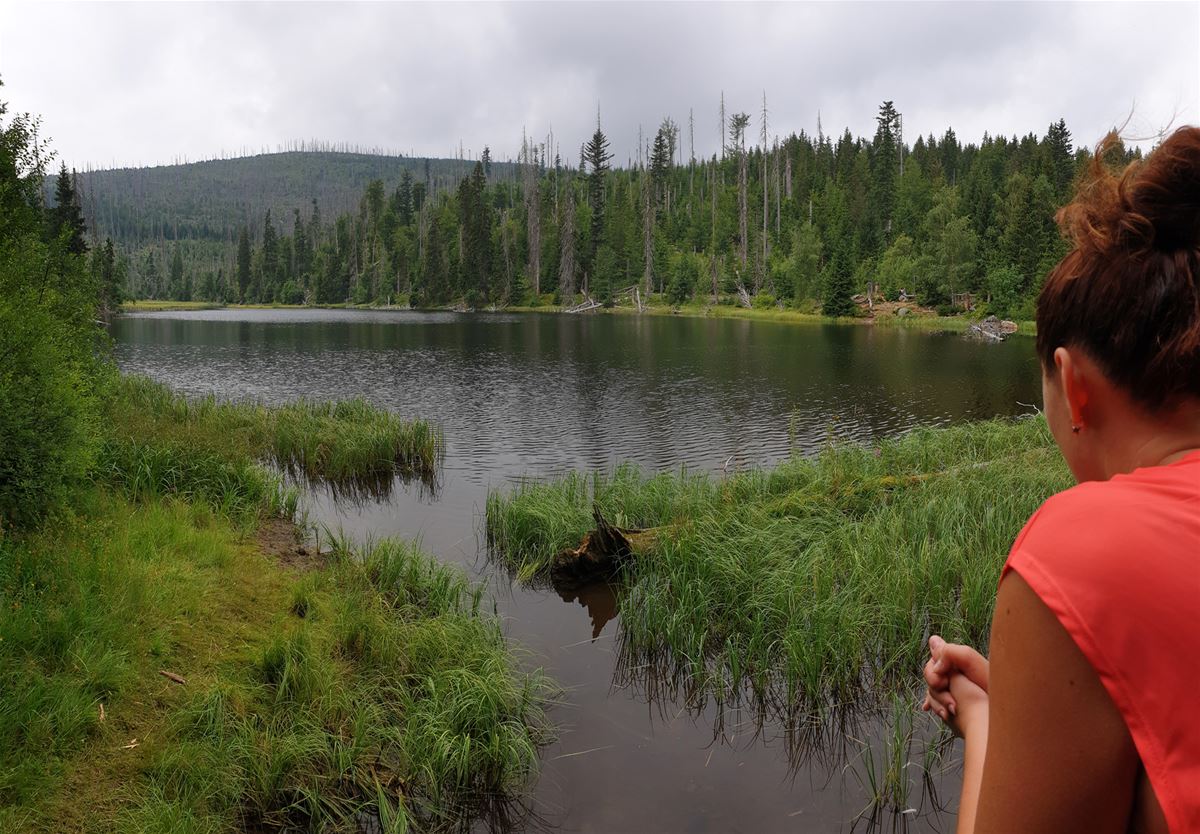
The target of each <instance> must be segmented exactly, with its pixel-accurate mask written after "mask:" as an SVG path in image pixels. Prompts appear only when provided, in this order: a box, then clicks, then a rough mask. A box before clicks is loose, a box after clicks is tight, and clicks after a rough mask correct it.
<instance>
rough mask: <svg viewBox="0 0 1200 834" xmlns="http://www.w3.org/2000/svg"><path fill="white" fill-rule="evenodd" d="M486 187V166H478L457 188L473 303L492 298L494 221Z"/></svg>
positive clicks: (465, 266) (468, 287) (464, 268)
mask: <svg viewBox="0 0 1200 834" xmlns="http://www.w3.org/2000/svg"><path fill="white" fill-rule="evenodd" d="M486 187H487V182H486V178H485V176H484V173H483V163H482V162H476V163H475V168H474V169H473V170H472V172H471V176H469V177H466V178H464V179H463V180H462V182H461V183H460V184H459V188H458V209H459V217H460V223H461V228H462V250H463V251H462V276H463V292H464V295H466V296H467V297H468V298H469V299H471V300H472V302H475V300H476V298H477V299H478V300H479V301H484V302H486V301H488V300H490V299H491V298H492V286H491V285H492V275H491V270H492V237H491V234H492V220H491V207H490V206H489V204H488V201H487V194H486V193H485V189H486ZM471 306H475V303H471Z"/></svg>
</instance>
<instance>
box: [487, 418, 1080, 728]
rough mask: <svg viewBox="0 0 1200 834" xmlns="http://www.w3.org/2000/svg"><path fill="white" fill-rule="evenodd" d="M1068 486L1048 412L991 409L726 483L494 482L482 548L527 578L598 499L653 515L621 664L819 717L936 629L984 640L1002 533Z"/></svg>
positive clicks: (628, 599)
mask: <svg viewBox="0 0 1200 834" xmlns="http://www.w3.org/2000/svg"><path fill="white" fill-rule="evenodd" d="M1069 485H1070V475H1069V473H1068V471H1067V469H1066V467H1065V465H1064V464H1063V463H1062V461H1061V458H1060V457H1059V455H1058V452H1057V450H1056V449H1055V447H1054V444H1053V441H1052V439H1051V437H1050V434H1049V431H1048V429H1047V427H1046V425H1045V422H1044V420H1042V419H1040V418H1039V419H1025V420H1018V421H989V422H980V423H974V424H967V425H961V426H955V427H950V428H944V429H920V430H917V431H914V432H912V433H910V434H907V435H905V436H903V437H901V438H898V439H894V440H888V441H885V442H884V443H882V444H881V445H880V446H879V447H877V448H875V449H868V448H863V447H860V446H854V445H849V444H836V445H831V446H829V447H828V448H827V449H825V450H824V451H823V452H821V453H820V454H819V455H817V456H816V457H814V458H811V459H799V458H794V459H790V460H788V461H786V462H784V463H782V464H781V465H779V466H777V467H775V468H774V469H770V470H760V471H751V472H744V473H738V474H735V475H733V476H730V477H727V478H719V477H713V476H706V475H696V474H690V473H686V472H684V473H679V474H677V475H671V474H667V475H653V476H647V475H644V474H642V473H640V472H639V471H638V470H636V469H635V468H632V467H628V466H625V467H620V468H618V469H617V470H616V471H615V472H613V473H612V474H608V475H604V474H596V475H590V476H583V475H578V474H575V475H568V476H567V477H565V478H561V479H558V480H554V481H548V482H534V481H527V482H524V483H521V484H519V485H517V486H516V488H515V489H513V490H511V491H508V492H501V491H493V492H492V493H491V494H490V495H489V497H488V501H487V508H486V529H487V537H488V542H489V545H490V548H491V551H492V554H493V557H494V558H496V559H498V560H500V561H502V562H503V563H504V564H506V565H507V566H509V567H510V568H511V569H512V570H514V571H515V572H516V573H517V574H518V575H520V576H521V577H522V578H531V577H536V576H538V575H539V574H540V573H541V572H543V571H544V570H545V568H546V566H547V565H548V562H549V560H550V558H551V557H552V556H553V555H554V554H555V553H556V552H558V551H559V550H561V549H563V548H566V547H574V546H576V545H577V544H578V542H579V540H580V538H581V537H582V536H583V535H584V533H586V532H587V531H588V530H589V529H590V528H591V526H592V521H591V507H592V504H593V503H595V504H596V505H597V506H598V507H599V508H600V510H601V512H602V513H604V515H605V516H606V517H607V518H608V519H610V520H613V521H614V522H615V523H617V524H618V526H622V525H627V526H636V527H655V528H658V534H657V535H656V536H655V538H654V544H653V546H652V547H651V548H650V550H649V551H648V552H646V553H643V554H640V555H639V556H638V558H637V559H635V561H634V562H633V563H632V565H631V567H630V568H629V569H628V570H627V575H626V582H625V585H624V587H623V589H622V590H621V621H622V645H623V650H624V651H625V652H627V653H628V654H629V660H628V663H627V665H628V666H629V667H637V666H639V665H646V664H651V665H653V666H654V667H655V668H656V669H658V670H659V672H660V675H661V676H663V677H664V678H665V679H667V680H672V679H677V678H679V677H680V676H682V677H683V678H684V679H686V680H688V681H689V682H690V685H689V691H690V692H691V693H693V694H699V695H702V696H704V697H716V698H717V699H718V700H728V699H732V698H735V697H737V696H738V695H739V693H749V694H750V695H752V696H753V697H754V698H755V699H757V700H758V701H760V702H763V703H770V704H771V705H773V709H775V710H777V711H778V712H781V713H783V714H784V715H795V714H799V713H804V714H820V713H823V712H827V711H829V710H830V709H832V708H834V707H835V706H837V705H838V704H846V703H854V702H860V701H862V700H863V699H868V700H870V699H875V700H878V699H879V698H880V697H881V696H884V697H885V696H886V693H887V692H889V691H894V688H895V687H896V686H902V685H904V684H906V683H907V682H908V681H909V679H910V678H911V676H912V675H914V674H916V670H917V669H919V666H920V661H921V658H922V656H923V653H924V651H925V647H924V640H925V637H926V636H927V635H928V634H930V633H931V632H937V633H941V634H943V635H946V637H947V638H948V639H951V640H962V641H966V642H968V643H971V644H973V645H977V646H984V645H986V642H987V634H988V630H989V627H990V616H991V607H992V603H993V601H994V598H995V589H996V584H997V582H998V579H999V574H1000V568H1001V566H1002V564H1003V561H1004V558H1005V555H1006V553H1007V552H1008V548H1009V546H1010V545H1011V543H1012V540H1013V538H1014V537H1015V536H1016V534H1017V533H1018V532H1019V530H1020V528H1021V526H1022V524H1023V523H1024V522H1025V520H1026V519H1027V518H1028V517H1029V515H1030V514H1031V513H1032V512H1033V511H1034V510H1035V509H1036V508H1037V506H1038V505H1039V504H1040V503H1041V502H1042V501H1043V500H1044V499H1045V498H1047V497H1048V496H1049V495H1051V494H1053V493H1054V492H1057V491H1059V490H1061V489H1063V488H1065V487H1067V486H1069Z"/></svg>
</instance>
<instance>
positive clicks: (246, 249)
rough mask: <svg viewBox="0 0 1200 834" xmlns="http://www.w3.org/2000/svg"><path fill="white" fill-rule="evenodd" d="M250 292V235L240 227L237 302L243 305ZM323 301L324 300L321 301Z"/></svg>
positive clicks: (247, 299)
mask: <svg viewBox="0 0 1200 834" xmlns="http://www.w3.org/2000/svg"><path fill="white" fill-rule="evenodd" d="M249 290H250V234H249V233H248V232H247V231H246V227H245V226H242V229H241V233H240V234H239V235H238V245H237V291H238V300H239V301H241V302H243V303H245V302H247V301H249V300H250V299H249V298H247V293H248V292H249ZM322 300H325V299H322Z"/></svg>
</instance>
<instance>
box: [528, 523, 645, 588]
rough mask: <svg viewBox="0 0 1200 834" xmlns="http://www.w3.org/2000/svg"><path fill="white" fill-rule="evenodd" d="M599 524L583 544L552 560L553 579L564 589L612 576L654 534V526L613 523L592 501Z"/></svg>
mask: <svg viewBox="0 0 1200 834" xmlns="http://www.w3.org/2000/svg"><path fill="white" fill-rule="evenodd" d="M592 519H593V520H594V521H595V522H596V528H595V529H594V530H592V531H591V532H590V533H588V534H586V535H585V536H584V537H583V541H582V542H580V543H579V547H576V548H568V549H566V550H563V551H560V552H559V554H558V555H557V556H555V557H554V559H553V560H552V561H551V562H550V581H551V582H552V583H553V584H554V587H555V588H558V589H560V590H564V589H571V588H579V587H581V586H583V585H588V584H591V583H593V582H598V581H601V580H605V579H612V578H613V577H614V576H616V575H617V574H618V573H619V572H620V571H621V569H622V568H623V567H625V565H626V564H627V563H628V562H629V561H630V560H631V559H633V558H634V556H636V555H637V554H638V553H640V552H643V551H645V550H646V548H647V547H648V546H649V544H650V543H651V542H652V540H653V538H654V531H653V530H639V529H637V528H621V527H617V526H615V525H613V524H610V523H609V521H608V519H606V518H605V517H604V516H603V514H601V512H600V508H599V507H597V506H596V505H595V504H593V505H592Z"/></svg>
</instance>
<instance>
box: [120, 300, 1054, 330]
mask: <svg viewBox="0 0 1200 834" xmlns="http://www.w3.org/2000/svg"><path fill="white" fill-rule="evenodd" d="M409 309H412V310H415V311H418V312H439V311H440V312H447V311H454V310H455V308H454V307H451V306H442V307H414V308H410V307H407V306H400V305H384V304H222V303H220V302H215V301H153V300H146V301H128V302H125V303H124V304H122V305H121V312H123V313H124V312H130V313H148V312H177V311H187V310H409ZM474 312H497V313H541V314H549V313H557V314H563V313H564V308H563V307H561V306H557V305H537V306H529V305H512V306H508V307H500V308H486V309H483V310H477V311H474ZM592 314H603V315H624V316H636V315H647V316H683V317H687V318H725V319H745V320H749V321H769V322H777V323H782V324H806V325H813V324H825V325H830V324H832V325H853V326H859V327H861V326H879V327H889V328H902V329H905V330H921V331H925V332H927V333H965V332H966V330H967V328H968V327H969V326H970V325H972V324H974V323H975V322H976V321H977V319H973V318H970V317H967V316H938V315H932V314H930V313H927V312H921V313H914V314H913V315H909V316H903V317H901V316H896V315H893V314H891V313H888V314H885V315H880V316H874V317H870V316H861V317H842V318H828V317H826V316H822V315H820V314H818V313H806V312H802V311H800V310H791V309H779V308H776V307H769V308H757V307H755V308H747V307H738V306H734V305H729V304H683V305H681V306H679V307H671V306H669V305H666V304H652V305H649V306H647V307H646V308H645V309H643V310H642V311H641V312H639V311H638V310H637V309H636V308H634V307H632V306H630V305H628V304H624V305H616V306H613V307H609V308H603V307H602V308H598V309H596V310H593V311H588V313H587V314H586V315H592ZM567 315H576V314H573V313H572V314H567ZM578 315H585V314H583V313H580V314H578ZM1017 326H1018V330H1017V332H1016V334H1015V335H1018V336H1033V335H1035V334H1036V332H1037V327H1036V325H1035V323H1034V322H1032V321H1018V322H1017Z"/></svg>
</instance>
